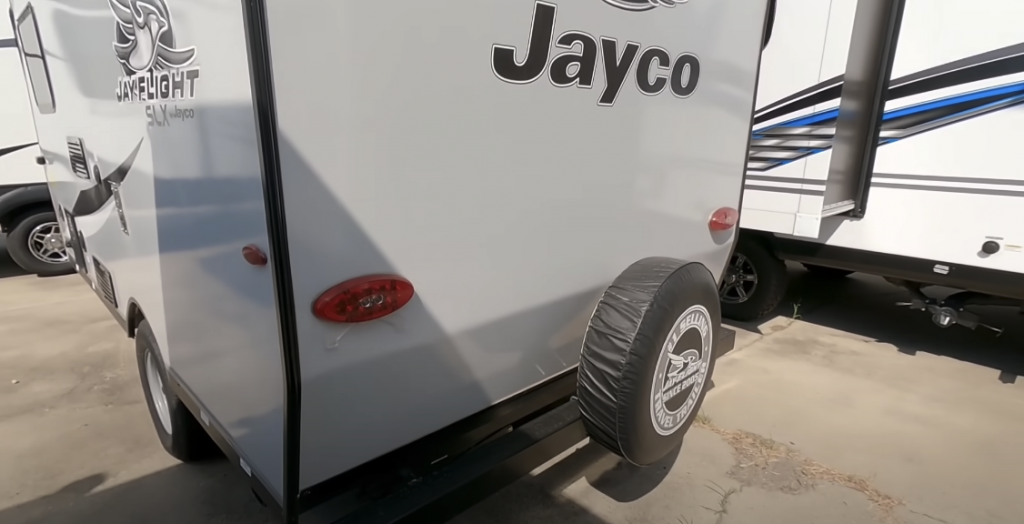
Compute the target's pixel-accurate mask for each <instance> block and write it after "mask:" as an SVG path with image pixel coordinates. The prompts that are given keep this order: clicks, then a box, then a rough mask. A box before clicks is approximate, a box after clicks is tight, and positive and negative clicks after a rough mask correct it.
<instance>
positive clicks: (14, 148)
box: [0, 142, 38, 156]
mask: <svg viewBox="0 0 1024 524" xmlns="http://www.w3.org/2000/svg"><path fill="white" fill-rule="evenodd" d="M37 143H38V142H32V143H31V144H21V145H20V146H10V147H4V148H0V156H4V155H6V154H9V153H13V152H15V151H21V150H22V149H25V148H26V147H32V146H34V145H36V144H37Z"/></svg>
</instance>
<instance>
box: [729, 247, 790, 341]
mask: <svg viewBox="0 0 1024 524" xmlns="http://www.w3.org/2000/svg"><path fill="white" fill-rule="evenodd" d="M750 271H752V272H753V273H752V274H753V277H754V278H755V280H754V281H753V286H752V287H751V288H750V290H749V291H747V292H746V296H745V298H741V297H740V296H739V295H738V294H736V293H732V292H730V290H729V285H730V284H736V281H735V280H733V279H734V278H738V279H745V278H749V276H750V275H749V274H748V273H749V272H750ZM737 273H738V274H737ZM787 280H788V277H787V275H786V263H785V262H783V261H782V260H781V259H780V258H779V257H777V256H775V254H774V253H772V251H771V250H770V249H769V248H768V246H767V245H766V244H765V242H764V241H762V240H760V239H759V238H757V237H750V236H742V235H741V236H740V239H739V242H737V244H736V250H735V251H734V252H733V254H732V259H731V260H730V261H729V268H728V269H727V270H726V274H725V277H724V278H723V279H722V285H721V287H720V288H719V293H720V295H721V299H722V316H723V317H725V318H729V319H732V320H738V321H741V322H749V321H751V320H757V319H759V318H761V317H763V316H765V315H767V314H768V313H769V312H771V311H772V310H773V309H775V308H776V307H777V306H778V305H779V302H781V301H782V297H783V296H785V294H786V283H787ZM739 285H741V286H742V285H744V283H743V282H739ZM734 290H735V288H734Z"/></svg>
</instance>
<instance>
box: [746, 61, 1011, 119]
mask: <svg viewBox="0 0 1024 524" xmlns="http://www.w3.org/2000/svg"><path fill="white" fill-rule="evenodd" d="M1020 72H1024V43H1019V44H1014V45H1011V46H1007V47H1003V48H1000V49H995V50H992V51H987V52H985V53H982V54H980V55H974V56H970V57H967V58H963V59H960V60H955V61H953V62H949V63H946V64H942V65H939V66H936V67H932V68H929V69H925V70H922V71H918V72H916V73H912V74H909V75H905V76H902V77H899V78H895V79H893V80H890V81H889V88H888V91H887V92H886V100H897V99H900V98H904V97H908V96H913V95H919V94H922V93H927V92H929V91H936V90H939V89H943V88H946V87H953V86H957V85H963V84H968V83H971V82H977V81H979V80H986V79H989V78H997V77H1000V76H1006V75H1012V74H1015V73H1020ZM843 81H844V78H843V75H839V76H836V77H832V78H829V79H828V80H825V81H823V82H819V83H818V84H815V85H814V86H811V87H809V88H807V89H804V90H803V91H800V92H798V93H794V94H792V95H789V96H787V97H786V98H783V99H781V100H777V101H775V102H772V103H771V104H768V105H767V106H764V107H762V108H760V109H758V110H757V111H755V112H754V123H755V124H760V123H761V122H766V121H768V120H773V119H775V118H778V117H780V116H785V115H787V114H791V113H795V112H797V111H800V110H802V109H807V108H808V107H813V106H815V105H817V104H821V103H824V102H831V101H833V100H838V99H839V96H840V95H841V94H842V88H843Z"/></svg>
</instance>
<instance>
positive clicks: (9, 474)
mask: <svg viewBox="0 0 1024 524" xmlns="http://www.w3.org/2000/svg"><path fill="white" fill-rule="evenodd" d="M791 276H792V278H793V285H792V287H791V293H790V297H789V298H788V299H787V300H786V301H785V303H784V304H783V305H782V306H781V307H780V308H779V310H778V311H777V312H776V313H777V314H776V315H774V316H773V318H771V320H769V321H768V322H766V323H764V324H762V325H759V326H738V327H737V329H739V330H740V331H739V335H738V340H737V343H738V348H737V350H735V351H733V352H732V353H730V354H728V355H726V356H725V357H723V358H722V359H721V360H720V361H719V363H718V369H717V370H716V373H715V377H714V384H715V385H714V388H713V389H712V390H711V391H710V393H709V394H708V399H707V401H706V402H705V406H704V413H703V414H702V415H701V417H700V419H699V424H698V427H694V428H693V429H691V431H690V432H689V433H688V434H687V436H686V440H685V442H684V444H683V446H682V448H681V449H680V450H679V452H678V454H675V455H673V456H671V457H669V458H668V459H667V460H666V461H664V463H663V464H660V465H658V466H655V467H651V468H646V469H643V470H637V469H635V468H632V467H630V466H627V465H625V464H623V463H622V462H621V461H620V460H617V459H616V458H615V457H613V456H611V455H609V454H608V453H605V452H604V451H602V450H601V449H599V448H597V447H596V446H594V445H592V444H588V443H581V445H580V447H578V448H577V449H575V450H570V451H569V452H567V453H566V454H564V456H563V457H561V458H560V460H556V461H552V462H551V463H549V464H548V465H546V466H545V467H543V468H541V469H539V470H538V471H535V472H534V473H533V474H531V475H530V476H528V477H526V478H524V479H523V480H521V481H520V482H517V483H516V484H514V485H513V486H511V487H509V488H507V489H506V490H504V491H502V492H500V493H498V494H496V495H494V496H493V497H491V498H490V499H488V500H486V501H484V502H483V503H481V504H479V505H477V506H475V507H474V508H472V509H470V510H469V511H468V512H466V513H464V514H463V515H461V516H459V517H458V518H456V519H455V521H454V522H455V523H456V524H481V523H502V524H504V523H507V524H519V523H534V522H537V523H542V522H543V523H548V522H560V523H562V524H620V523H621V524H634V523H644V524H648V523H649V524H660V523H665V524H680V523H683V524H705V523H706V524H723V523H745V524H746V523H749V524H775V523H779V524H783V523H786V524H788V523H791V522H800V523H807V524H812V523H819V522H820V523H827V524H841V523H850V524H869V523H888V522H906V523H909V524H937V523H938V524H986V523H993V524H995V523H1006V524H1011V523H1012V524H1019V523H1020V522H1021V515H1024V498H1022V497H1020V495H1019V485H1020V481H1019V472H1020V471H1024V452H1021V451H1020V446H1019V444H1018V441H1019V438H1020V435H1021V434H1024V417H1021V416H1020V414H1021V413H1024V383H1022V382H1024V381H1022V380H1021V379H1019V378H1018V375H1020V374H1024V358H1022V357H1024V355H1022V350H1024V330H1022V329H1021V328H1022V324H1024V322H1021V320H1022V319H1024V317H1020V316H1019V315H1016V313H1015V312H1005V311H1003V312H999V311H995V312H992V314H991V316H990V317H988V318H987V320H988V321H989V323H990V324H994V325H1000V326H1005V327H1007V328H1008V329H1007V331H1006V332H1005V333H1004V334H1003V335H1001V336H999V337H996V336H994V334H993V333H989V332H981V331H979V332H971V331H968V330H965V329H962V328H959V327H955V328H952V329H949V330H939V329H938V328H935V327H933V326H932V325H931V323H930V321H929V320H928V318H927V317H925V316H924V315H923V314H921V313H916V312H912V311H909V310H903V309H897V308H896V307H895V306H893V305H892V303H893V302H895V301H896V300H898V299H900V298H901V297H902V294H901V293H900V291H899V290H898V289H895V288H892V287H890V286H888V285H887V284H885V283H884V282H882V281H880V280H879V279H874V278H870V277H861V276H856V277H853V278H849V279H844V280H842V281H838V282H829V281H821V280H816V279H813V278H812V277H810V276H809V275H807V274H806V273H804V272H803V271H802V270H800V269H798V268H793V269H792V270H791ZM80 522H102V523H104V524H136V523H139V522H146V523H151V524H171V523H174V524H179V523H190V524H192V523H194V524H213V523H219V524H223V523H238V524H241V523H246V524H258V523H264V522H267V523H269V522H276V520H275V518H274V517H273V516H272V515H269V514H268V513H267V511H266V510H264V509H263V508H262V507H260V506H259V505H258V504H257V503H256V502H255V501H254V499H253V497H252V496H251V494H250V493H249V489H248V487H247V486H246V485H245V483H244V482H243V481H242V478H241V477H240V474H239V473H238V471H237V470H236V468H234V467H232V466H230V465H229V464H227V463H226V462H225V461H213V462H209V463H205V464H199V465H182V464H178V463H176V462H175V461H174V460H173V459H171V458H170V457H169V456H167V455H166V454H165V453H164V452H163V450H162V449H161V448H160V446H159V443H158V442H157V440H156V438H155V434H154V432H153V429H152V427H151V426H150V421H149V417H148V413H147V412H146V407H145V405H144V403H143V397H142V392H141V389H140V387H139V384H138V372H137V368H136V364H135V357H134V350H133V346H132V344H131V342H130V341H129V340H127V339H126V338H124V336H123V334H122V333H121V332H120V331H119V328H118V326H117V324H116V323H115V322H114V320H112V319H111V318H110V317H109V314H108V313H107V311H106V309H105V308H104V307H103V306H102V305H101V304H100V303H99V301H98V299H96V298H95V297H94V296H93V295H92V292H91V291H90V290H89V289H88V288H87V287H86V286H85V285H84V283H83V282H82V281H81V279H80V278H79V277H77V276H68V277H58V278H45V279H43V278H36V277H33V276H27V275H23V274H21V272H20V271H18V270H17V269H16V268H14V267H13V264H12V263H11V262H10V261H9V259H8V258H7V257H6V253H5V252H4V251H3V249H2V246H0V523H4V524H28V523H32V524H43V523H45V524H50V523H80Z"/></svg>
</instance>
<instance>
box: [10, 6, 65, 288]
mask: <svg viewBox="0 0 1024 524" xmlns="http://www.w3.org/2000/svg"><path fill="white" fill-rule="evenodd" d="M37 157H39V147H38V146H37V145H36V131H35V127H34V126H33V125H32V109H31V106H30V105H29V99H28V92H27V91H26V90H25V79H24V77H23V75H22V68H21V59H20V58H19V55H18V47H17V40H16V39H15V38H14V31H13V29H12V27H11V25H10V24H9V23H6V22H5V23H0V233H5V234H6V235H7V239H6V242H5V244H6V246H7V252H8V253H9V254H10V255H11V258H12V259H14V262H15V263H16V264H18V266H20V267H21V268H22V269H24V270H25V271H28V272H29V273H35V274H39V275H54V274H62V273H68V272H69V271H73V270H74V267H73V266H72V264H71V261H70V260H68V255H67V253H66V252H65V250H64V238H63V236H62V235H61V231H60V224H59V223H58V222H57V215H56V214H54V212H53V204H52V202H51V199H50V191H49V190H48V189H47V187H46V172H45V171H44V170H43V168H42V167H40V166H39V165H37V163H36V158H37Z"/></svg>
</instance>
